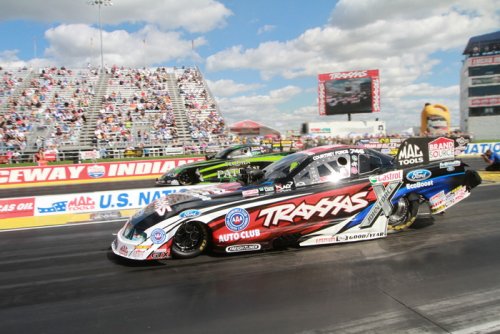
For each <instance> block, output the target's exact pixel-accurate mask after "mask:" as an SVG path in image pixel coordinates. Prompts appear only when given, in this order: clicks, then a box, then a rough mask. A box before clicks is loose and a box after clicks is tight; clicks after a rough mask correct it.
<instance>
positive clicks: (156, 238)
mask: <svg viewBox="0 0 500 334" xmlns="http://www.w3.org/2000/svg"><path fill="white" fill-rule="evenodd" d="M166 239H167V234H166V233H165V231H164V230H163V229H161V228H156V229H154V230H153V232H151V241H152V242H153V243H154V244H162V243H164V242H165V240H166Z"/></svg>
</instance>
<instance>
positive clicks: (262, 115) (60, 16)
mask: <svg viewBox="0 0 500 334" xmlns="http://www.w3.org/2000/svg"><path fill="white" fill-rule="evenodd" d="M0 4H1V7H0V8H1V9H2V10H1V11H0V32H1V34H0V65H1V66H3V67H16V66H33V67H37V66H47V65H56V66H62V65H65V66H68V67H74V68H78V67H86V66H87V64H88V63H91V64H94V65H99V63H100V58H99V50H100V49H99V30H98V25H97V17H98V8H97V7H96V6H89V5H88V4H87V1H86V0H71V1H68V0H45V1H36V2H35V1H31V0H15V1H13V0H0ZM101 13H102V23H103V39H104V42H103V43H104V60H105V63H106V64H107V65H113V64H116V65H122V66H131V67H142V66H144V65H147V66H182V65H187V66H190V65H197V66H199V67H200V69H201V70H202V72H203V74H204V76H205V78H206V79H207V81H208V83H209V86H210V88H211V91H212V92H213V94H214V95H215V97H216V99H217V101H218V103H219V106H220V110H221V112H222V114H223V116H224V117H225V118H226V119H227V123H228V124H231V123H234V122H236V121H240V120H243V119H253V120H256V121H260V122H262V123H264V124H266V125H268V126H271V127H275V128H277V129H279V130H282V131H284V130H288V129H293V130H297V129H299V127H300V124H301V123H303V122H311V121H345V120H346V119H347V116H325V117H320V116H318V107H317V75H318V74H319V73H329V72H341V71H350V70H363V69H379V70H380V79H381V106H382V108H381V109H382V111H381V112H380V113H377V114H363V115H353V120H373V119H375V117H378V118H379V119H380V120H383V121H385V122H386V123H387V125H388V129H389V131H400V130H402V129H406V128H408V127H410V126H418V125H419V119H420V118H419V117H420V111H421V109H422V106H423V104H424V103H425V102H431V103H442V104H445V105H447V106H448V107H449V108H450V110H451V113H452V123H453V125H458V123H459V82H460V69H461V66H462V59H463V56H462V52H463V49H464V48H465V45H466V43H467V41H468V39H469V38H470V37H472V36H476V35H481V34H485V33H489V32H493V31H497V30H499V27H500V24H499V23H500V20H499V17H500V16H499V15H500V0H474V1H472V0H461V1H448V0H440V1H435V0H420V1H408V0H345V1H344V0H341V1H326V0H315V1H309V2H305V1H298V0H253V1H242V0H220V1H216V0H185V1H178V0H141V1H137V0H114V1H113V5H112V6H109V7H108V6H106V7H102V11H101ZM144 40H145V41H146V43H144V42H143V41H144ZM193 41H194V49H192V45H193V44H192V43H193ZM35 49H36V51H35ZM35 53H36V54H35Z"/></svg>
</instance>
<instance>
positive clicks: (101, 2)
mask: <svg viewBox="0 0 500 334" xmlns="http://www.w3.org/2000/svg"><path fill="white" fill-rule="evenodd" d="M87 3H88V4H89V5H91V6H97V8H98V12H99V36H100V39H101V72H104V55H103V51H102V26H101V6H112V5H113V3H112V2H111V0H88V1H87Z"/></svg>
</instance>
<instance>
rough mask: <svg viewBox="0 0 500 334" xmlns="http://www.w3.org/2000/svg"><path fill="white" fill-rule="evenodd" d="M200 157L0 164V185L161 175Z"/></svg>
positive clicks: (200, 158) (201, 158)
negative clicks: (3, 166) (21, 164)
mask: <svg viewBox="0 0 500 334" xmlns="http://www.w3.org/2000/svg"><path fill="white" fill-rule="evenodd" d="M200 160H205V158H203V157H197V158H189V159H182V158H178V159H168V160H141V161H122V162H102V163H84V164H74V165H53V166H37V167H15V168H0V187H2V186H10V185H21V184H22V185H25V184H36V183H47V182H49V183H52V182H54V183H55V182H61V181H62V182H64V181H66V182H71V181H73V182H75V181H82V180H83V181H86V180H96V179H99V180H106V179H108V180H112V179H118V178H126V177H137V176H148V175H150V176H154V175H159V174H160V175H161V174H163V173H165V172H167V171H169V170H170V169H172V168H175V167H177V166H181V165H184V164H186V163H190V162H194V161H200Z"/></svg>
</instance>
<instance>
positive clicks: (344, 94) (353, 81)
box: [318, 70, 380, 115]
mask: <svg viewBox="0 0 500 334" xmlns="http://www.w3.org/2000/svg"><path fill="white" fill-rule="evenodd" d="M318 94H319V99H318V104H319V114H320V115H341V114H359V113H371V112H379V111H380V78H379V73H378V70H361V71H351V72H335V73H325V74H320V75H318Z"/></svg>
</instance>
